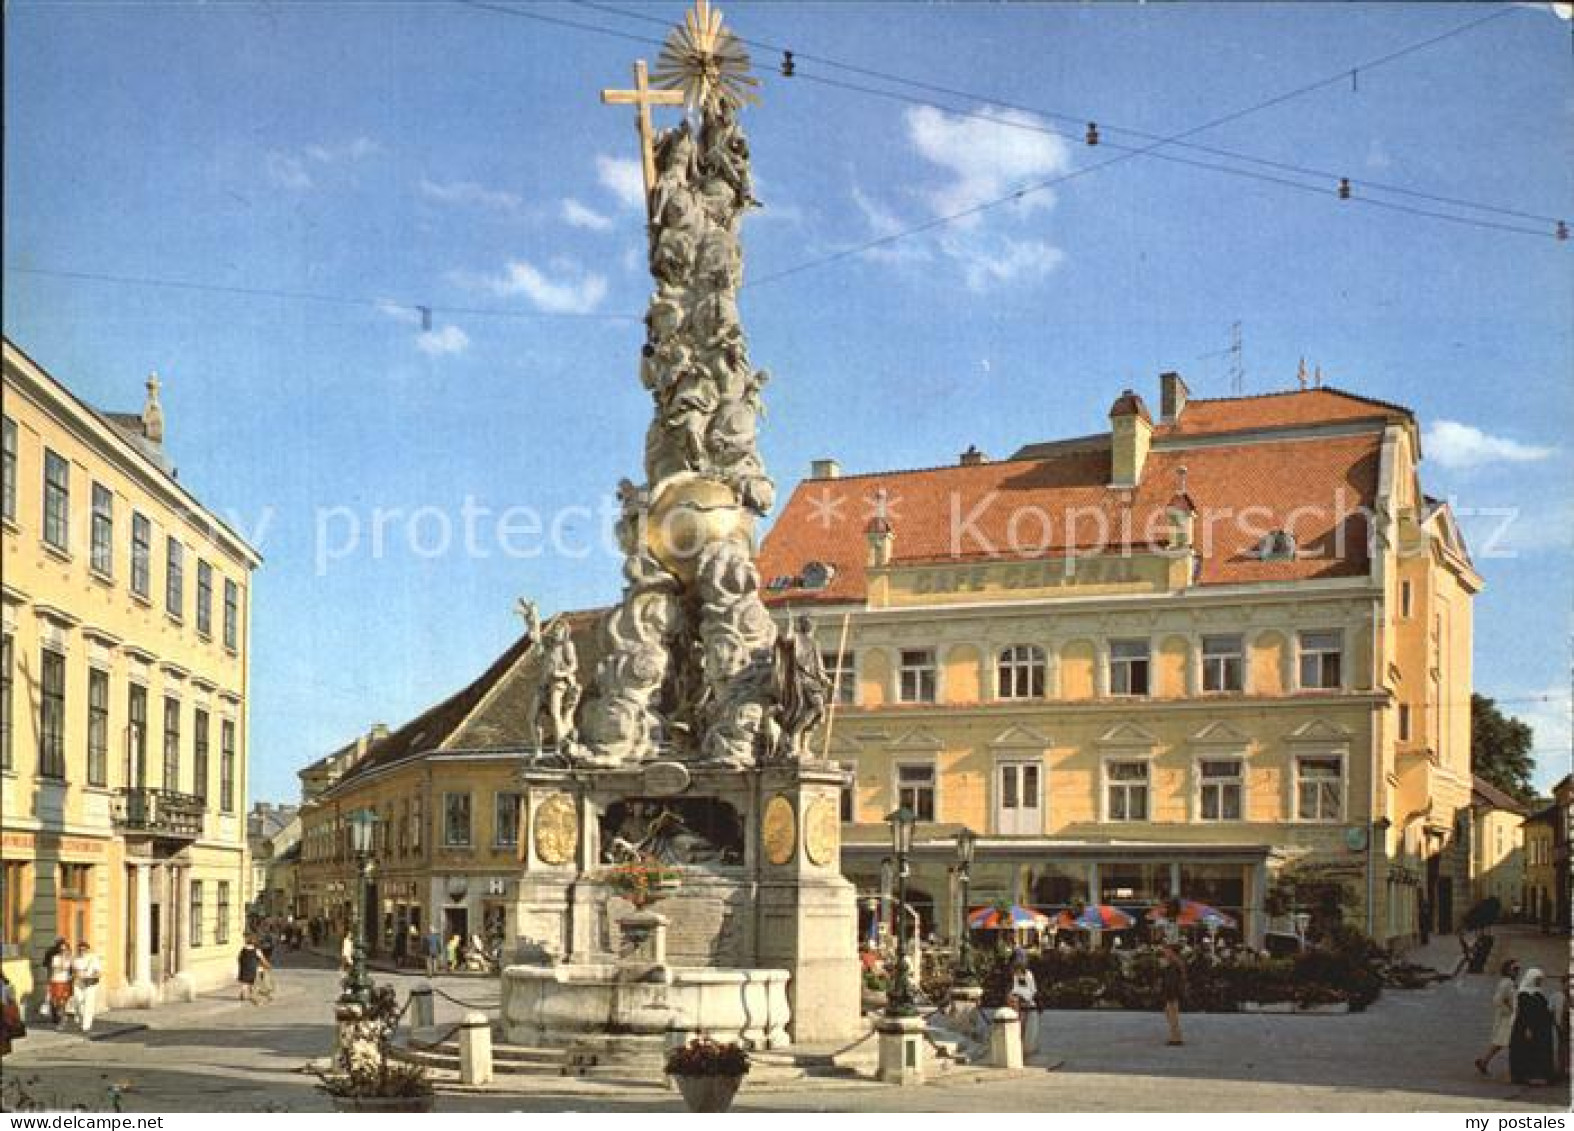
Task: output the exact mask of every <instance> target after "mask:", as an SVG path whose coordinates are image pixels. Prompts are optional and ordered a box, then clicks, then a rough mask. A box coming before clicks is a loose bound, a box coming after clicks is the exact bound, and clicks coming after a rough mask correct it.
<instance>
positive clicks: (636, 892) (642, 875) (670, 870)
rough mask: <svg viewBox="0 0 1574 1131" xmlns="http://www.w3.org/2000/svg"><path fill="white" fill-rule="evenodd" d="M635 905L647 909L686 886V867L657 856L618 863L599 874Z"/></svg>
mask: <svg viewBox="0 0 1574 1131" xmlns="http://www.w3.org/2000/svg"><path fill="white" fill-rule="evenodd" d="M597 878H598V879H599V880H600V881H601V882H602V883H604V884H606V885H607V886H608V887H609V888H611V889H612V890H613V891H615V892H617V894H619V895H621V896H622V897H623V898H624V899H626V900H628V901H629V902H630V903H632V904H633V905H634V906H635V907H637V908H640V909H644V908H646V907H649V906H650V905H651V904H652V903H655V902H656V900H658V899H662V898H664V897H666V896H669V895H671V894H672V893H673V892H675V891H677V890H678V889H679V888H680V887H682V886H683V871H682V869H680V868H674V867H672V866H671V865H670V864H663V863H662V862H661V861H660V860H657V859H656V858H655V857H654V856H641V857H640V858H639V859H637V860H631V861H629V862H628V863H626V864H617V865H614V866H613V867H611V868H608V869H606V870H605V871H603V872H602V873H601V874H600V875H599V876H598V877H597Z"/></svg>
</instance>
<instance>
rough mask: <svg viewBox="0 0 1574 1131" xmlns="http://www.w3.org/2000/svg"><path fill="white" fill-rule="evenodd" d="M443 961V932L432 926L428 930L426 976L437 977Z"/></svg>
mask: <svg viewBox="0 0 1574 1131" xmlns="http://www.w3.org/2000/svg"><path fill="white" fill-rule="evenodd" d="M442 961H443V932H441V931H439V930H438V929H437V928H436V927H432V928H431V929H430V930H428V931H427V932H426V976H427V977H428V978H435V977H437V968H438V966H439V965H440V964H441V963H442Z"/></svg>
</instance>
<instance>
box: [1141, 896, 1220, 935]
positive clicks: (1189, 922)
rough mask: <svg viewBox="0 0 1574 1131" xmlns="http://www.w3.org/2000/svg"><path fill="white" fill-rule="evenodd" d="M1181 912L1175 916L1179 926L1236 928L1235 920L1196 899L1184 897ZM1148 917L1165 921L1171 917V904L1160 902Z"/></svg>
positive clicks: (1157, 920) (1154, 920)
mask: <svg viewBox="0 0 1574 1131" xmlns="http://www.w3.org/2000/svg"><path fill="white" fill-rule="evenodd" d="M1178 902H1179V903H1180V912H1179V913H1178V914H1177V915H1176V916H1175V925H1176V926H1178V927H1198V926H1201V927H1222V928H1226V929H1229V930H1233V929H1234V928H1235V920H1234V919H1233V918H1231V917H1230V916H1229V915H1226V914H1225V913H1224V912H1222V911H1220V910H1219V909H1218V908H1217V907H1210V906H1208V905H1207V904H1206V903H1198V902H1197V901H1196V900H1195V899H1182V900H1179V901H1178ZM1148 918H1149V919H1151V920H1152V921H1153V922H1155V923H1165V922H1168V921H1169V918H1170V904H1169V903H1160V904H1158V905H1157V906H1155V907H1153V908H1151V909H1149V911H1148Z"/></svg>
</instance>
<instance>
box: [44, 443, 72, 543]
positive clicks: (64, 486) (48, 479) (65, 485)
mask: <svg viewBox="0 0 1574 1131" xmlns="http://www.w3.org/2000/svg"><path fill="white" fill-rule="evenodd" d="M70 525H71V465H70V464H69V463H68V462H67V461H66V459H65V457H64V456H61V455H57V454H56V453H55V452H52V451H50V450H49V449H48V448H45V449H44V541H45V542H48V543H49V544H50V545H51V546H53V547H55V548H56V549H57V550H65V549H68V548H69V542H70V539H69V537H68V535H69V529H70Z"/></svg>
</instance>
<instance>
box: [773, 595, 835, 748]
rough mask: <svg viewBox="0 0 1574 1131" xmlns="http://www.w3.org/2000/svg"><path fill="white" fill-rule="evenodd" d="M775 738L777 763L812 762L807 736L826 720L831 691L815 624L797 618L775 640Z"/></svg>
mask: <svg viewBox="0 0 1574 1131" xmlns="http://www.w3.org/2000/svg"><path fill="white" fill-rule="evenodd" d="M775 677H776V687H775V699H776V720H777V727H778V732H777V737H776V744H775V749H774V752H773V756H774V757H775V758H777V759H780V760H791V761H802V760H806V759H812V754H811V752H810V750H809V736H810V735H811V734H813V733H814V729H815V728H816V727H817V726H819V725H820V723H821V722H823V721H824V720H825V704H826V700H827V697H828V695H829V692H830V688H831V680H830V676H829V675H828V674H827V673H826V670H825V661H824V660H823V659H821V657H820V646H819V644H818V643H816V642H815V639H814V622H813V621H811V620H810V619H809V618H808V617H802V616H801V617H798V618H797V620H796V621H795V622H794V623H793V629H792V631H791V632H790V633H789V634H788V635H786V636H784V637H782V638H780V639H778V640H777V641H776V670H775Z"/></svg>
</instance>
